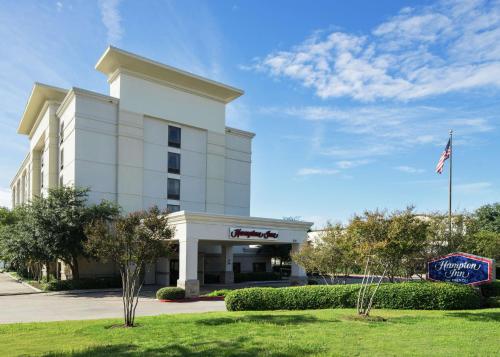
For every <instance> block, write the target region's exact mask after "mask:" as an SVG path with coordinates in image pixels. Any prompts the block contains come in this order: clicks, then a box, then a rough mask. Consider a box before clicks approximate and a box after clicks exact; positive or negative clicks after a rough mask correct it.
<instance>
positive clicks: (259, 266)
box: [253, 262, 266, 273]
mask: <svg viewBox="0 0 500 357" xmlns="http://www.w3.org/2000/svg"><path fill="white" fill-rule="evenodd" d="M253 272H254V273H265V272H266V263H264V262H262V263H253Z"/></svg>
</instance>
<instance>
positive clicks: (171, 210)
mask: <svg viewBox="0 0 500 357" xmlns="http://www.w3.org/2000/svg"><path fill="white" fill-rule="evenodd" d="M180 210H181V206H179V205H167V212H168V213H174V212H179V211H180Z"/></svg>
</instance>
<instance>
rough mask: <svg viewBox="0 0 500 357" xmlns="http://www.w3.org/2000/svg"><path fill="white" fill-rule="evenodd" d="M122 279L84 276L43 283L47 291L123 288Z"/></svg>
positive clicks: (42, 285) (42, 286) (43, 287)
mask: <svg viewBox="0 0 500 357" xmlns="http://www.w3.org/2000/svg"><path fill="white" fill-rule="evenodd" d="M121 287H122V280H121V278H120V277H115V278H84V279H79V280H52V281H49V282H48V283H41V288H42V289H43V290H45V291H63V290H83V289H112V288H121Z"/></svg>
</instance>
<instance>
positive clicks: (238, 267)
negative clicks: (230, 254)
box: [233, 262, 241, 274]
mask: <svg viewBox="0 0 500 357" xmlns="http://www.w3.org/2000/svg"><path fill="white" fill-rule="evenodd" d="M233 272H234V273H235V274H239V273H241V263H239V262H238V263H233Z"/></svg>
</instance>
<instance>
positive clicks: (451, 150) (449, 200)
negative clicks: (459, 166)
mask: <svg viewBox="0 0 500 357" xmlns="http://www.w3.org/2000/svg"><path fill="white" fill-rule="evenodd" d="M452 162H453V130H450V182H449V192H448V195H449V196H448V229H449V232H450V241H451V239H452V234H451V193H452V191H451V185H452V177H453V175H452V173H453V169H452Z"/></svg>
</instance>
